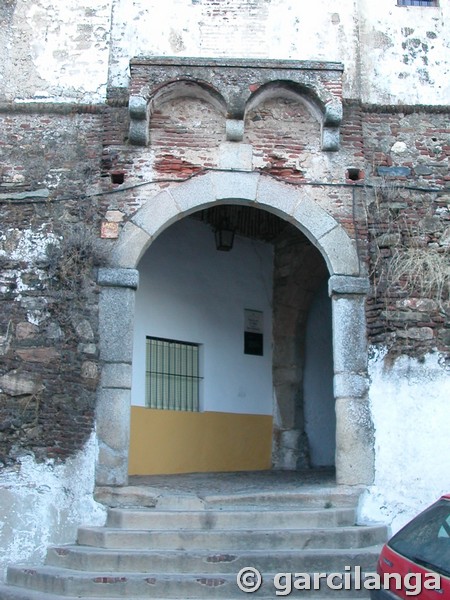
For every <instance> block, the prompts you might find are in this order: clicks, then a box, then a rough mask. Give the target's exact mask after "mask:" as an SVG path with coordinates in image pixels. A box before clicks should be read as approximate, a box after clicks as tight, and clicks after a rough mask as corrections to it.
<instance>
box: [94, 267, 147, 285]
mask: <svg viewBox="0 0 450 600" xmlns="http://www.w3.org/2000/svg"><path fill="white" fill-rule="evenodd" d="M97 283H98V284H99V285H101V286H103V287H124V288H130V289H133V290H135V289H137V287H138V284H139V271H137V270H136V269H110V268H100V269H99V270H98V276H97Z"/></svg>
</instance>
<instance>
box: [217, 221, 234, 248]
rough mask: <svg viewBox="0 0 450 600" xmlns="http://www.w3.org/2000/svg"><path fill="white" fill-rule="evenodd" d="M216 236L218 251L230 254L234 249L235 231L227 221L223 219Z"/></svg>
mask: <svg viewBox="0 0 450 600" xmlns="http://www.w3.org/2000/svg"><path fill="white" fill-rule="evenodd" d="M214 235H215V237H216V248H217V250H223V251H225V252H228V251H229V250H231V248H232V247H233V242H234V229H233V228H232V227H231V225H230V224H229V222H228V221H227V219H223V220H222V221H221V222H220V224H219V225H218V227H217V228H216V230H215V232H214Z"/></svg>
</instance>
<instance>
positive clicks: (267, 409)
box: [132, 219, 273, 415]
mask: <svg viewBox="0 0 450 600" xmlns="http://www.w3.org/2000/svg"><path fill="white" fill-rule="evenodd" d="M272 271H273V249H272V246H271V245H270V244H265V243H262V242H257V241H252V240H249V239H247V238H241V237H236V238H235V243H234V247H233V249H232V250H231V251H230V252H220V251H217V250H216V249H215V241H214V233H213V230H212V229H211V228H210V227H209V226H208V225H205V224H204V223H201V222H199V221H195V220H193V219H183V220H182V221H179V222H178V223H176V224H174V225H172V226H171V227H169V228H168V229H167V230H166V231H165V232H163V233H162V234H161V235H160V237H159V238H158V239H157V240H156V241H155V242H154V243H153V244H152V245H151V247H150V248H149V249H148V250H147V252H146V254H145V255H144V257H143V258H142V260H141V262H140V263H139V273H140V283H139V289H138V291H137V294H136V313H135V314H136V316H135V326H134V356H133V387H132V404H133V405H136V406H143V405H145V344H146V342H145V340H146V336H148V335H150V336H156V337H163V338H169V339H176V340H181V341H186V342H194V343H198V344H201V345H202V348H201V363H202V367H201V369H202V375H203V377H204V379H203V382H202V388H203V389H202V393H201V407H202V410H205V411H224V412H231V413H247V414H267V415H268V414H272V395H273V391H272V307H271V297H272ZM245 309H253V310H259V311H263V313H264V355H263V356H251V355H245V354H244V352H243V348H244V346H243V344H244V310H245Z"/></svg>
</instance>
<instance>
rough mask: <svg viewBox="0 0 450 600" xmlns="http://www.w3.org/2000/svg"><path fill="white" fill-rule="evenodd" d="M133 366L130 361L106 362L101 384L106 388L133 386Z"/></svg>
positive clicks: (128, 387)
mask: <svg viewBox="0 0 450 600" xmlns="http://www.w3.org/2000/svg"><path fill="white" fill-rule="evenodd" d="M131 378H132V368H131V364H128V363H105V364H104V365H103V368H102V374H101V385H102V387H103V388H104V389H106V388H123V389H130V388H131Z"/></svg>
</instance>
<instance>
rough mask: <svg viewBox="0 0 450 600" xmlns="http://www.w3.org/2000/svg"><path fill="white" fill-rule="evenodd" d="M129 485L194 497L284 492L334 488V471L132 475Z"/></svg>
mask: <svg viewBox="0 0 450 600" xmlns="http://www.w3.org/2000/svg"><path fill="white" fill-rule="evenodd" d="M128 485H129V486H139V487H141V486H145V487H147V486H148V487H149V488H153V489H157V490H159V491H164V492H167V493H171V492H173V493H175V494H176V493H183V494H190V493H192V494H195V495H204V494H207V495H213V494H241V493H249V492H259V493H261V492H262V493H264V492H283V491H291V492H292V491H295V490H300V489H301V490H306V489H309V488H312V489H313V488H329V487H332V488H335V487H336V481H335V473H334V469H328V468H327V469H325V468H324V469H311V470H305V471H240V472H233V473H186V474H179V475H146V476H137V475H135V476H132V477H130V478H129V483H128Z"/></svg>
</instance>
